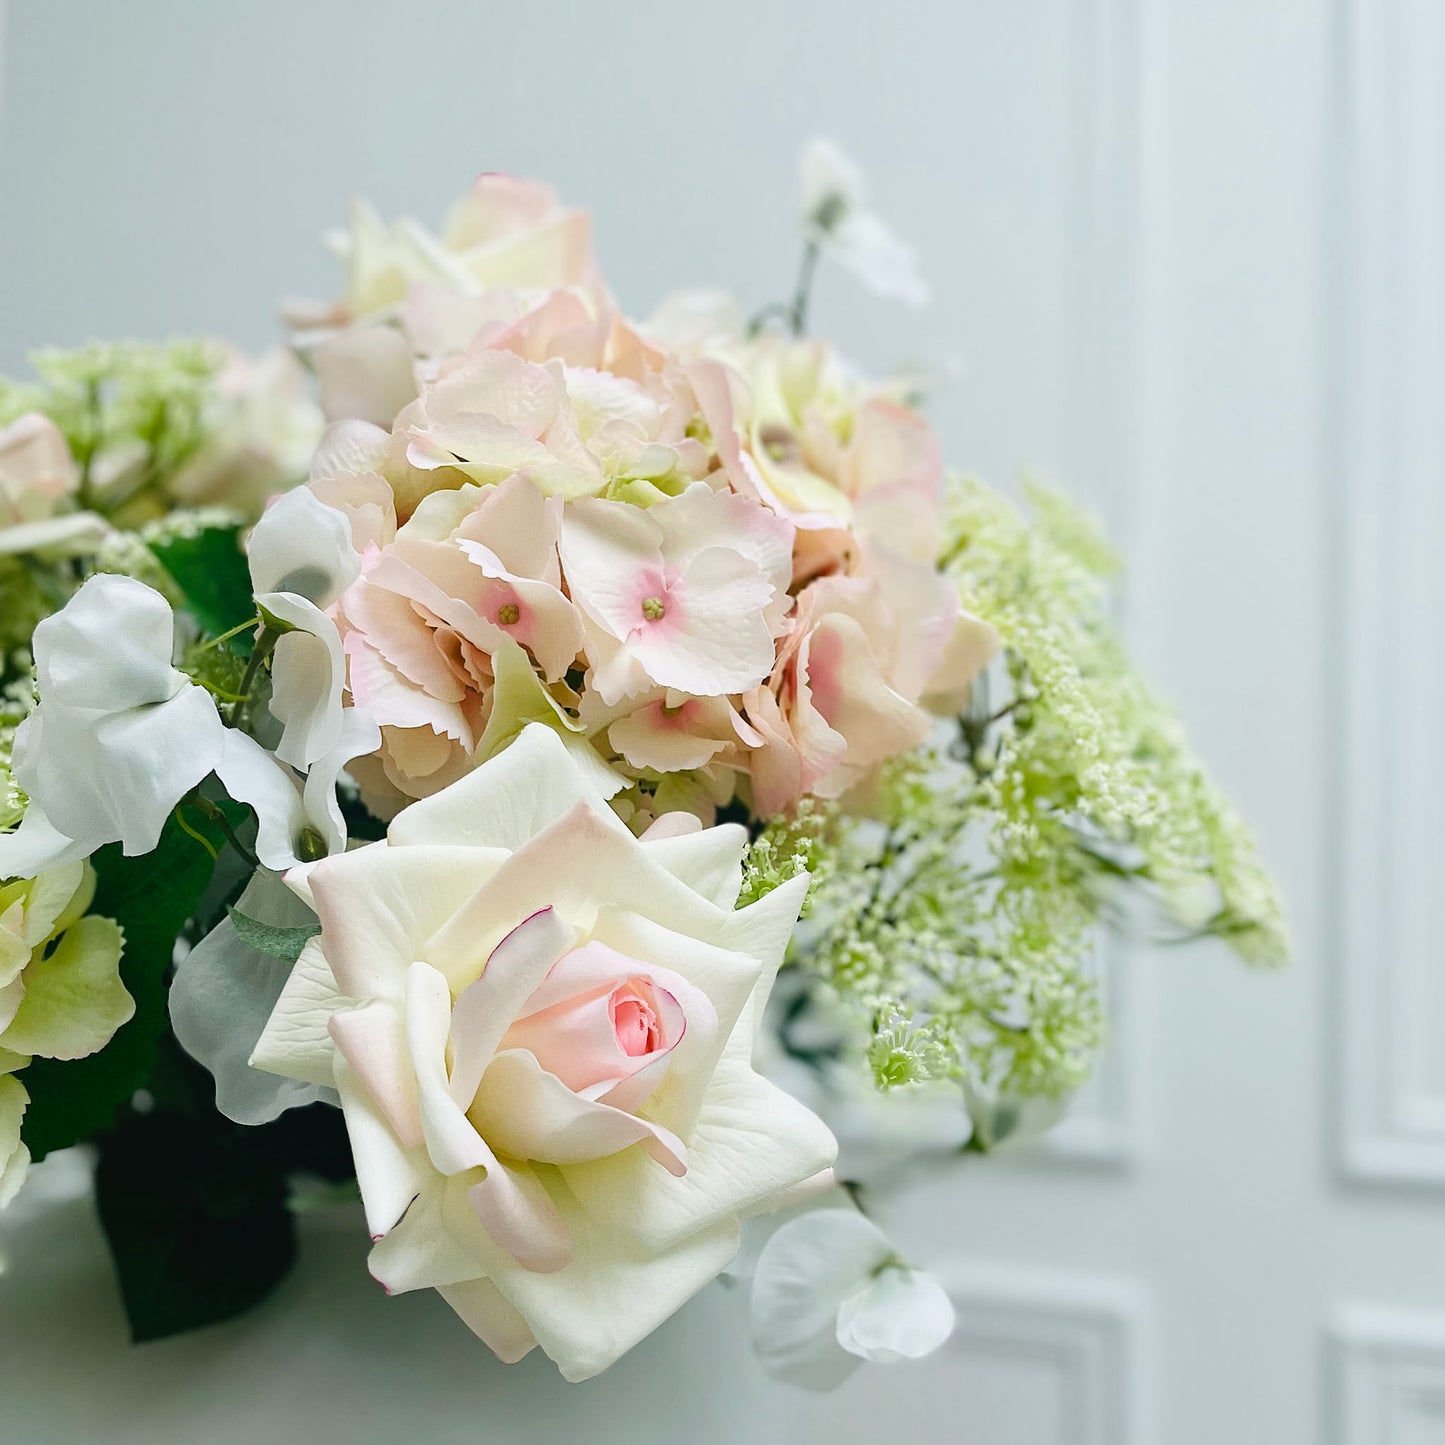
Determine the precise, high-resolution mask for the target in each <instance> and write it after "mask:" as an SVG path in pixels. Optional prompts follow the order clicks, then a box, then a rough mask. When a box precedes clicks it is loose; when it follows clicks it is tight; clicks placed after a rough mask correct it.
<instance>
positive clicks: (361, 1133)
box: [336, 1058, 434, 1239]
mask: <svg viewBox="0 0 1445 1445" xmlns="http://www.w3.org/2000/svg"><path fill="white" fill-rule="evenodd" d="M336 1088H337V1092H338V1093H339V1094H340V1095H341V1109H342V1114H343V1116H344V1117H345V1120H346V1133H347V1137H348V1138H349V1139H350V1141H351V1157H352V1160H353V1162H354V1163H355V1165H356V1182H357V1184H358V1185H359V1186H360V1189H361V1201H362V1204H363V1205H364V1206H365V1209H366V1227H367V1228H368V1229H369V1230H370V1231H371V1237H372V1239H380V1238H382V1237H383V1236H384V1235H385V1234H387V1233H388V1232H390V1231H391V1230H392V1229H394V1228H395V1227H396V1224H397V1222H398V1221H399V1220H400V1219H401V1217H402V1215H404V1214H405V1213H406V1211H407V1207H408V1206H409V1205H410V1204H411V1202H412V1200H413V1199H415V1198H416V1196H417V1194H418V1193H419V1192H420V1190H421V1188H422V1186H423V1182H424V1181H425V1180H426V1178H427V1177H428V1174H429V1172H430V1171H429V1170H427V1168H426V1165H425V1162H424V1156H423V1155H422V1154H421V1151H420V1150H408V1149H406V1148H405V1147H404V1146H403V1145H402V1143H401V1141H400V1140H398V1139H397V1137H396V1135H395V1134H394V1133H392V1131H391V1128H390V1126H389V1125H388V1124H387V1122H386V1120H385V1118H384V1117H383V1115H382V1113H381V1111H380V1110H379V1109H378V1108H377V1106H376V1103H375V1101H374V1100H373V1099H372V1097H371V1094H370V1092H369V1091H368V1090H367V1088H366V1086H365V1085H364V1084H363V1083H362V1082H361V1081H360V1080H359V1079H358V1078H357V1077H356V1075H355V1073H354V1072H353V1071H352V1069H351V1066H350V1065H349V1064H348V1063H347V1062H346V1060H345V1059H342V1058H338V1059H337V1061H336ZM433 1177H434V1176H433Z"/></svg>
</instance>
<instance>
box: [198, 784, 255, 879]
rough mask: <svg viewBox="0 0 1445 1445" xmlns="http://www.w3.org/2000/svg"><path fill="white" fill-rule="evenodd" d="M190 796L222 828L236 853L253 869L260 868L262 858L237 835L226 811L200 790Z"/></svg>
mask: <svg viewBox="0 0 1445 1445" xmlns="http://www.w3.org/2000/svg"><path fill="white" fill-rule="evenodd" d="M189 797H190V801H192V802H193V803H195V805H196V806H197V807H198V808H199V809H200V810H201V812H203V813H204V814H205V815H206V817H208V818H209V819H210V820H211V822H213V823H214V824H215V825H216V826H217V827H218V828H219V829H220V830H221V832H222V834H224V836H225V839H226V842H228V843H229V844H230V845H231V847H232V848H234V849H235V851H236V855H237V856H238V857H239V858H240V859H241V861H242V862H243V863H245V864H246V865H247V866H248V867H250V868H253V869H255V868H259V867H260V866H261V860H260V859H259V858H258V857H257V856H256V855H255V854H254V853H253V852H252V851H251V850H250V849H249V848H248V847H247V846H246V845H245V844H244V843H243V842H242V841H241V840H240V838H238V837H237V836H236V830H235V829H234V828H233V827H232V826H231V820H230V819H229V818H228V817H226V815H225V813H223V812H222V811H221V809H220V808H218V807H217V806H216V805H215V804H214V803H213V802H212V801H211V800H210V799H209V798H207V797H205V796H204V795H203V794H202V793H200V792H197V791H192V792H191V794H190V795H189ZM181 826H182V827H183V828H184V827H185V824H184V822H183V823H182V824H181ZM186 831H187V832H188V833H189V832H191V830H190V829H189V828H186ZM192 836H193V837H194V836H195V835H194V834H192Z"/></svg>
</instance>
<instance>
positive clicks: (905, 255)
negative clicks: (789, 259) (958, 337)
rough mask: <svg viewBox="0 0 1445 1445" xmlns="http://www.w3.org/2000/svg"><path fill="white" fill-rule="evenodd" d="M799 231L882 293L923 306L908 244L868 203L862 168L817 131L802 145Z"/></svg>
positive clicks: (924, 289) (923, 287)
mask: <svg viewBox="0 0 1445 1445" xmlns="http://www.w3.org/2000/svg"><path fill="white" fill-rule="evenodd" d="M801 179H802V193H803V233H804V234H805V235H806V236H807V238H808V240H809V241H811V242H812V244H813V245H815V246H817V247H818V249H819V250H820V251H823V252H824V253H825V254H827V255H829V256H832V257H833V258H834V259H835V260H837V261H838V262H839V264H840V265H843V266H845V267H847V269H848V270H850V271H851V272H852V273H853V274H854V275H855V276H857V278H858V279H859V280H860V281H862V282H863V284H864V285H865V286H867V287H868V289H869V290H870V291H875V292H877V293H878V295H880V296H886V297H889V298H890V299H892V300H894V301H901V302H903V303H904V305H906V306H926V305H927V304H928V300H929V294H930V293H929V290H928V286H927V284H926V283H925V282H924V280H923V278H922V277H921V276H920V275H919V274H918V267H917V263H916V261H915V259H914V255H913V249H912V247H910V246H908V245H907V244H905V242H904V241H903V240H902V239H901V238H900V237H899V236H898V235H897V233H896V232H895V231H894V230H893V228H892V227H891V226H889V225H888V223H887V222H886V221H884V220H883V218H882V217H881V216H879V215H878V214H877V212H875V211H872V210H870V209H869V208H868V206H867V201H866V196H865V193H864V183H863V173H862V171H860V170H859V168H858V166H857V163H856V162H855V161H854V160H853V159H852V158H851V157H850V156H848V155H846V154H844V152H843V151H842V150H840V149H839V147H838V146H837V145H836V144H835V143H834V142H833V141H831V140H829V139H827V138H826V137H824V136H819V137H817V138H816V139H814V140H812V141H810V142H809V143H808V144H807V146H806V147H804V149H803V155H802V165H801Z"/></svg>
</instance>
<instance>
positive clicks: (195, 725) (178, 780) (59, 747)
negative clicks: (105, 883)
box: [16, 682, 225, 855]
mask: <svg viewBox="0 0 1445 1445" xmlns="http://www.w3.org/2000/svg"><path fill="white" fill-rule="evenodd" d="M42 721H43V724H44V742H43V744H42V745H41V746H40V748H39V749H38V756H35V757H29V756H27V760H26V766H25V767H23V768H17V770H16V776H17V778H18V780H19V781H20V783H21V786H22V787H24V788H25V789H26V791H27V792H28V793H30V795H31V797H32V798H35V799H36V800H38V802H39V803H40V805H41V807H42V809H43V810H44V813H45V816H46V817H47V818H48V819H49V820H50V822H51V823H53V824H54V826H55V827H56V828H58V829H59V830H60V831H61V832H62V833H66V834H68V835H69V836H70V837H72V838H74V839H76V841H77V842H88V843H89V844H90V848H88V849H87V851H93V850H94V849H95V848H98V847H100V846H101V844H103V843H110V842H116V841H119V842H120V843H121V844H122V846H123V848H124V850H125V852H126V853H127V854H129V855H135V854H139V853H149V852H150V851H151V850H152V849H153V848H154V847H155V846H156V843H157V841H158V840H159V838H160V835H161V829H162V828H164V827H165V825H166V821H167V819H168V818H169V817H170V815H171V810H172V809H173V808H174V807H175V806H176V804H177V803H178V802H179V801H180V800H181V798H183V797H184V796H185V795H186V794H187V793H188V792H189V791H190V790H191V789H192V788H193V787H195V786H196V784H197V783H199V782H200V781H201V780H202V779H203V778H204V777H205V776H206V775H207V774H208V773H209V772H211V770H212V769H213V768H214V767H215V765H216V761H217V758H218V756H219V754H220V751H221V746H222V735H223V733H224V731H225V729H224V728H223V727H222V725H221V719H220V717H219V716H218V715H217V713H216V707H215V704H214V703H213V702H212V700H211V698H210V696H209V695H208V694H207V693H206V692H205V691H204V690H203V689H201V688H199V687H196V686H195V685H194V684H193V683H189V682H188V683H186V684H185V685H184V686H183V687H182V688H181V689H180V691H178V692H177V693H176V694H175V695H174V696H173V697H171V698H170V699H169V700H168V701H166V702H162V703H158V704H155V705H153V706H148V707H134V708H130V709H128V710H126V711H123V712H112V713H107V714H100V715H97V714H95V713H93V712H89V711H86V712H80V711H70V710H66V711H59V710H52V709H49V708H48V707H47V706H46V704H45V703H44V702H43V701H42V703H41V705H40V709H39V710H38V711H37V712H35V713H33V714H31V716H30V717H29V718H28V719H27V723H26V725H27V726H29V727H31V728H32V729H34V728H35V725H36V724H37V723H39V722H42ZM30 737H31V739H32V741H33V739H34V738H35V737H36V733H35V732H32V733H31V734H30Z"/></svg>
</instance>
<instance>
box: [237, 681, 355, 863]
mask: <svg viewBox="0 0 1445 1445" xmlns="http://www.w3.org/2000/svg"><path fill="white" fill-rule="evenodd" d="M339 727H340V735H339V737H338V739H337V742H336V745H335V746H334V747H333V748H332V750H331V751H330V752H329V753H326V754H324V755H323V756H321V757H319V758H317V759H316V760H315V761H314V762H313V763H312V764H311V766H310V767H309V768H308V769H307V770H306V771H305V772H304V773H302V772H299V771H298V770H296V769H294V768H292V767H290V766H289V765H287V764H285V763H282V762H280V761H278V760H277V759H275V758H273V757H271V755H270V754H269V753H267V752H265V751H264V750H263V749H261V748H256V749H255V750H254V752H251V751H248V752H247V754H246V755H245V757H244V759H237V758H229V759H228V760H227V761H228V763H229V766H227V767H226V768H225V770H224V772H223V773H222V778H223V781H224V782H225V784H226V789H227V791H228V792H229V793H230V795H231V796H232V797H233V798H234V799H235V800H236V801H237V802H238V803H245V804H247V806H249V807H250V808H251V809H252V811H253V812H254V813H255V814H256V856H257V858H259V859H260V861H261V864H262V866H263V867H266V868H272V869H275V870H276V871H277V872H284V871H285V870H286V869H287V868H291V867H293V866H295V865H296V864H297V863H313V862H315V861H316V860H317V859H318V858H324V857H327V856H328V855H330V854H332V853H339V852H341V851H342V849H344V848H345V847H346V822H345V820H344V819H343V818H342V816H341V807H340V805H339V804H338V802H337V799H336V784H337V780H338V779H339V778H340V776H341V773H342V771H343V769H345V767H346V765H347V764H348V763H349V762H351V760H352V759H353V758H357V757H361V756H363V755H364V754H367V753H371V752H375V750H376V749H377V748H378V747H380V746H381V729H380V728H378V727H377V725H376V724H375V723H374V722H372V721H371V719H370V718H368V717H366V716H365V714H363V713H361V712H360V711H359V710H358V709H356V708H352V707H348V708H343V709H341V710H340V713H339ZM233 736H237V735H235V734H233ZM245 741H246V742H248V743H249V742H250V741H251V740H250V739H249V738H247V739H246V740H245Z"/></svg>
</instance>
